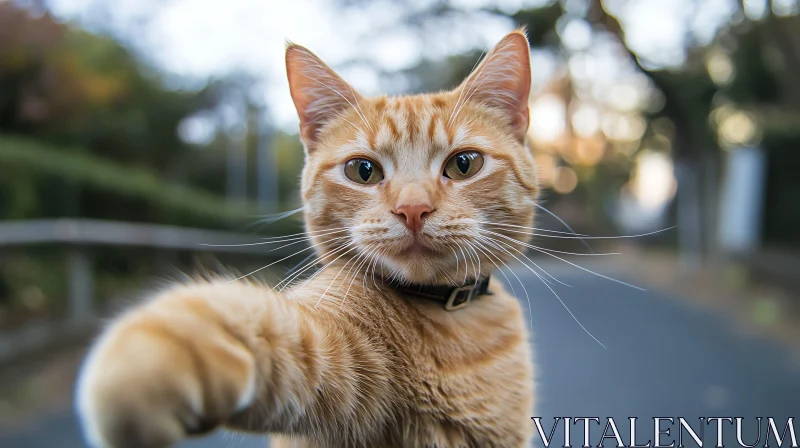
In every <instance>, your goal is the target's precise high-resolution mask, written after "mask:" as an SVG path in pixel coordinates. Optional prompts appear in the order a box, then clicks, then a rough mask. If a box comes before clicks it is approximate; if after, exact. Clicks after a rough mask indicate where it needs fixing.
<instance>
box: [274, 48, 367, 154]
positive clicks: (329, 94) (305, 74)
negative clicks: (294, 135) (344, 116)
mask: <svg viewBox="0 0 800 448" xmlns="http://www.w3.org/2000/svg"><path fill="white" fill-rule="evenodd" d="M286 74H287V76H288V77H289V91H290V92H291V94H292V100H293V101H294V106H295V108H297V115H298V116H299V117H300V136H301V138H302V139H303V143H304V144H305V146H306V149H307V150H308V151H309V152H310V151H313V150H314V148H315V146H316V144H317V140H318V137H319V130H320V128H322V126H324V125H325V124H326V123H328V122H329V121H330V120H332V119H333V118H336V117H337V116H339V115H340V114H341V113H342V111H343V110H345V109H347V108H348V107H353V106H352V105H353V104H357V101H358V100H359V99H360V98H361V97H360V96H359V95H358V93H356V91H355V90H353V88H352V87H350V85H349V84H347V82H345V81H344V80H343V79H342V78H341V77H340V76H339V75H337V74H336V72H334V71H333V69H331V68H330V67H328V66H327V65H326V64H325V63H324V62H322V60H321V59H320V58H319V57H317V55H315V54H314V53H312V52H311V51H310V50H308V49H307V48H305V47H301V46H300V45H295V44H292V43H287V46H286Z"/></svg>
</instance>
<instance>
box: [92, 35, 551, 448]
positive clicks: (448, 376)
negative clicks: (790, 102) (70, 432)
mask: <svg viewBox="0 0 800 448" xmlns="http://www.w3.org/2000/svg"><path fill="white" fill-rule="evenodd" d="M286 66H287V73H288V76H289V83H290V88H291V94H292V98H293V100H294V103H295V106H296V107H297V111H298V114H299V116H300V132H301V138H302V141H303V144H304V146H305V150H306V165H305V168H304V171H303V175H302V197H303V202H304V213H305V223H306V228H307V234H308V235H309V237H310V239H311V241H312V243H313V244H314V245H315V250H316V251H317V252H316V253H317V255H318V258H319V259H320V260H321V263H322V264H323V265H324V266H323V268H322V269H321V270H320V271H319V273H318V274H317V275H316V276H313V277H312V278H311V279H310V280H306V281H299V282H295V283H294V284H293V285H292V286H291V287H289V288H287V289H285V290H280V288H277V289H276V288H270V287H268V286H265V285H261V284H258V283H255V282H250V281H246V280H235V281H231V280H229V279H220V280H208V281H197V282H189V283H187V284H183V285H177V286H174V287H172V288H171V289H168V290H165V291H163V292H161V293H159V294H156V295H155V296H154V297H152V298H151V300H148V301H147V302H146V303H144V304H142V305H140V306H138V307H135V308H133V309H131V310H130V311H128V312H127V313H124V314H123V315H122V316H120V317H119V318H117V319H116V320H115V321H114V322H112V323H111V324H110V326H109V327H108V328H107V329H106V330H105V332H104V333H103V335H102V336H101V337H100V338H99V340H98V341H97V342H96V344H95V346H94V347H93V348H92V350H91V352H90V354H89V355H88V357H87V359H86V361H85V363H84V365H83V367H82V370H81V374H80V378H79V380H78V386H77V398H76V406H77V409H78V411H79V414H80V417H81V421H82V425H83V430H84V433H85V436H86V439H87V440H88V441H89V443H90V444H91V445H92V446H94V447H114V448H126V447H145V448H155V447H167V446H172V445H173V444H175V443H176V442H179V441H180V440H182V439H184V438H186V437H188V436H191V435H196V434H202V433H205V432H207V431H210V430H212V429H214V428H216V427H217V426H219V425H223V426H225V427H227V428H231V429H238V430H244V431H251V432H261V433H271V434H273V438H272V446H275V447H289V446H292V447H440V448H443V447H522V446H527V445H528V444H529V442H530V439H531V435H532V433H533V425H532V423H531V420H530V418H531V415H532V407H533V402H534V398H533V366H532V362H531V353H530V346H529V342H528V334H527V331H526V329H525V323H524V318H523V313H522V310H521V306H520V303H519V302H518V300H517V299H515V298H514V297H512V296H511V295H510V294H508V293H507V292H506V291H505V290H504V289H503V288H502V287H501V286H500V285H499V283H498V281H497V280H498V279H496V278H492V280H491V283H490V284H489V285H488V291H487V284H486V278H488V277H489V276H490V275H491V273H492V270H493V269H496V268H497V266H501V265H502V264H501V263H503V262H504V261H506V260H509V259H511V257H513V256H514V253H515V252H514V251H517V252H519V250H520V249H522V246H521V245H520V244H522V243H525V242H527V240H528V239H529V238H530V236H529V235H528V233H529V232H526V231H520V230H514V229H519V228H527V227H529V226H531V225H532V223H533V215H534V212H533V210H534V201H535V200H536V199H537V193H538V188H537V184H536V168H535V163H534V161H533V158H532V156H531V154H530V153H529V151H528V150H527V149H526V146H525V135H526V132H527V128H528V120H529V119H528V96H529V92H530V80H531V68H530V53H529V48H528V42H527V39H526V37H525V34H524V32H523V31H521V30H519V31H515V32H513V33H511V34H509V35H507V36H506V37H504V38H503V39H502V41H501V42H500V43H499V44H498V45H497V46H496V47H495V49H494V50H493V51H492V52H491V53H489V55H488V56H487V57H486V58H484V60H483V61H482V62H481V64H480V65H479V66H478V68H477V69H476V70H475V71H474V72H473V73H472V74H471V75H470V76H469V77H468V78H467V79H466V80H465V81H464V83H463V84H462V85H461V86H460V87H458V88H457V89H455V90H453V91H450V92H443V93H436V94H425V95H414V96H401V97H391V98H390V97H379V98H365V97H362V96H361V95H359V94H358V93H356V92H355V91H354V90H353V89H352V88H351V87H350V86H349V85H348V84H347V83H346V82H345V81H344V80H342V79H341V78H340V77H339V76H338V75H337V74H336V73H334V72H333V71H332V70H331V69H330V68H329V67H328V66H327V65H325V64H324V63H323V62H322V61H321V60H319V59H318V58H317V57H316V56H315V55H314V54H313V53H311V52H310V51H309V50H307V49H305V48H303V47H300V46H297V45H293V44H290V45H289V46H288V47H287V50H286ZM454 287H462V288H461V289H458V290H454V289H453V288H454ZM426 294H427V296H426ZM472 295H474V296H473V297H471V301H470V300H469V299H470V296H472Z"/></svg>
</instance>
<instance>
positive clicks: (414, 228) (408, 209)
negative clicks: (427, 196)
mask: <svg viewBox="0 0 800 448" xmlns="http://www.w3.org/2000/svg"><path fill="white" fill-rule="evenodd" d="M432 211H433V207H431V206H430V205H428V204H413V205H401V206H399V207H397V208H396V209H395V210H394V214H395V215H398V216H400V217H401V218H403V217H405V221H404V223H405V225H406V227H407V228H408V230H410V231H411V233H419V232H420V231H421V230H422V220H423V219H425V215H427V214H429V213H430V212H432Z"/></svg>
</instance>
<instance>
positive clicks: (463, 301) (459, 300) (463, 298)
mask: <svg viewBox="0 0 800 448" xmlns="http://www.w3.org/2000/svg"><path fill="white" fill-rule="evenodd" d="M474 295H475V289H474V287H473V285H469V286H462V287H460V288H455V289H453V292H451V293H450V297H449V298H448V299H447V302H446V303H445V304H444V309H446V310H447V311H455V310H458V309H461V308H464V307H466V306H468V305H469V304H470V303H472V297H473V296H474Z"/></svg>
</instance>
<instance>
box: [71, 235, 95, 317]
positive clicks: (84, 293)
mask: <svg viewBox="0 0 800 448" xmlns="http://www.w3.org/2000/svg"><path fill="white" fill-rule="evenodd" d="M67 272H68V275H69V278H68V282H69V293H68V294H69V296H68V299H69V320H70V323H73V324H76V323H84V322H86V321H88V320H90V319H91V318H92V317H94V299H93V295H94V273H93V269H92V260H91V257H90V255H89V251H88V249H87V248H86V247H81V246H70V247H69V248H68V249H67Z"/></svg>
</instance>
